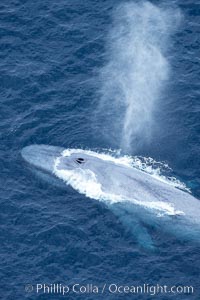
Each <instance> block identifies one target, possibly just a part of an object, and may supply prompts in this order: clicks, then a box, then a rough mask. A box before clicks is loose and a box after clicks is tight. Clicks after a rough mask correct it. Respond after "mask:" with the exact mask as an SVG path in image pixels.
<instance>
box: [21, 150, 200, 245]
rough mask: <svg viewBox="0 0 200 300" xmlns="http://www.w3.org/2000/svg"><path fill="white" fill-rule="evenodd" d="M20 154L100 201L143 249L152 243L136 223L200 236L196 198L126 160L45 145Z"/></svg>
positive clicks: (179, 233)
mask: <svg viewBox="0 0 200 300" xmlns="http://www.w3.org/2000/svg"><path fill="white" fill-rule="evenodd" d="M22 157H23V158H24V159H25V161H27V162H28V163H29V164H31V165H32V166H34V167H35V168H37V169H40V170H42V171H43V172H46V173H50V174H54V175H55V176H56V177H58V178H60V179H62V180H63V181H65V182H66V183H67V184H68V185H71V186H72V187H73V188H74V189H76V190H77V191H78V192H80V193H82V194H85V195H86V196H88V197H90V198H93V199H97V200H101V201H104V202H105V203H106V204H107V205H108V206H109V207H110V208H111V209H112V211H113V212H114V213H115V214H116V215H117V216H119V218H120V219H121V220H122V222H123V223H125V224H126V225H127V226H128V227H129V229H131V231H132V232H133V233H134V234H135V235H136V236H137V240H138V241H139V243H140V244H142V245H143V246H145V247H152V241H151V238H150V237H149V235H148V232H147V229H146V228H145V226H142V225H141V224H143V225H144V224H146V225H147V226H149V225H150V226H154V227H160V226H161V227H162V229H163V230H164V231H167V232H170V233H173V234H175V235H177V236H179V237H182V238H184V239H193V240H198V239H200V234H199V232H200V231H199V230H200V201H199V200H198V199H196V198H195V197H193V196H192V195H191V194H189V193H187V192H185V191H182V190H180V189H177V188H176V187H174V186H173V185H170V184H168V183H166V182H163V181H161V180H158V179H156V178H154V177H153V176H151V175H150V174H147V173H145V172H143V171H141V170H138V169H136V168H134V167H132V166H131V165H129V164H126V163H124V162H122V161H120V160H117V159H114V158H112V157H110V156H106V155H100V154H98V153H96V152H93V151H84V150H80V149H76V150H75V149H74V150H73V149H71V150H70V149H69V150H65V149H64V148H60V147H54V146H46V145H33V146H28V147H25V148H24V149H23V150H22ZM138 224H140V226H136V225H138ZM135 228H137V230H136V229H135ZM138 228H139V229H138ZM136 231H137V233H136Z"/></svg>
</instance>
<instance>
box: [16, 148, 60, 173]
mask: <svg viewBox="0 0 200 300" xmlns="http://www.w3.org/2000/svg"><path fill="white" fill-rule="evenodd" d="M63 150H64V148H61V147H55V146H48V145H31V146H27V147H25V148H23V149H22V151H21V155H22V158H23V159H24V160H25V161H26V162H27V163H28V164H30V165H31V166H33V167H35V168H37V169H40V170H42V171H46V172H50V173H52V172H53V169H54V164H55V160H56V158H57V157H58V156H60V155H61V153H62V151H63Z"/></svg>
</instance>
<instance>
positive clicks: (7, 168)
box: [0, 0, 200, 300]
mask: <svg viewBox="0 0 200 300" xmlns="http://www.w3.org/2000/svg"><path fill="white" fill-rule="evenodd" d="M136 2H137V5H138V7H140V5H142V1H128V2H127V1H126V2H125V1H123V0H115V1H114V0H105V1H98V0H85V1H80V0H73V1H72V0H60V1H58V2H55V1H50V0H44V1H34V2H33V1H30V0H27V1H25V0H23V1H17V0H13V1H5V0H3V1H1V4H0V17H1V18H0V38H1V44H0V56H1V60H0V67H1V72H0V85H1V88H0V101H1V119H0V127H1V131H0V135H1V148H0V154H1V167H2V173H1V178H0V185H1V209H0V215H1V229H0V230H1V235H0V238H1V248H0V252H1V269H0V271H1V279H0V282H1V286H2V287H1V291H0V297H1V299H12V300H13V299H16V300H17V299H26V298H27V299H63V298H65V297H66V298H67V299H96V298H97V299H98V298H99V299H129V298H135V299H151V298H152V297H153V296H150V295H144V294H143V295H130V294H127V295H126V294H122V295H120V294H110V293H106V294H105V295H104V296H103V298H102V295H95V294H82V295H81V294H76V295H75V294H72V293H71V294H69V295H67V296H65V297H64V296H62V295H60V294H59V295H56V294H54V295H53V294H51V295H48V294H42V293H41V294H36V292H35V291H33V292H30V293H27V292H26V291H25V289H24V287H25V285H26V284H32V285H34V286H35V285H36V284H37V283H46V284H50V283H63V284H69V285H70V284H74V283H80V284H87V283H93V284H96V285H99V286H102V285H103V284H104V283H107V284H111V283H117V284H123V285H142V284H143V283H146V284H149V285H156V284H160V285H169V286H172V285H192V286H194V291H195V292H194V294H191V295H188V294H185V295H184V294H181V295H178V294H176V295H172V294H171V295H170V294H164V295H163V294H158V295H156V296H154V297H156V299H162V300H165V299H185V300H186V299H195V300H197V299H199V290H200V287H199V286H200V276H199V274H200V257H199V246H197V245H195V244H192V243H188V242H187V243H186V242H183V241H178V240H176V238H175V237H173V236H163V235H162V234H161V233H160V232H155V231H154V230H153V229H151V228H150V229H149V230H150V231H152V236H153V237H154V239H155V240H156V244H157V251H156V252H155V253H149V252H148V251H145V250H144V249H141V248H140V247H139V246H138V245H137V243H136V242H135V241H134V239H133V237H132V236H131V235H130V234H129V232H127V231H126V229H125V228H124V226H123V225H122V224H121V223H120V221H119V220H118V218H117V217H116V216H115V215H113V214H112V212H111V211H109V210H108V209H107V208H106V207H105V206H104V204H103V203H101V202H97V201H95V200H94V201H93V200H91V199H89V198H86V197H85V196H83V195H80V194H78V193H77V192H76V191H74V190H72V189H71V188H67V187H66V188H65V187H59V186H56V185H53V184H50V183H48V182H46V181H43V180H41V178H40V177H38V176H37V174H35V173H33V172H32V170H31V169H28V168H27V166H26V165H25V164H24V162H23V160H22V158H21V155H20V151H21V149H22V148H23V147H25V146H27V145H30V144H50V145H55V146H62V147H65V148H70V147H74V148H88V149H103V148H107V149H108V148H112V149H119V148H123V147H122V144H120V142H119V139H118V138H117V137H116V133H119V128H116V131H115V127H112V126H110V118H111V114H110V113H107V112H108V111H109V110H107V108H108V106H106V109H102V107H100V106H101V103H104V102H102V93H104V92H105V89H104V88H102V85H103V86H104V87H105V82H103V76H102V70H105V66H110V64H109V59H110V58H109V55H108V52H109V49H110V48H109V45H108V44H109V43H108V39H109V38H110V36H109V32H110V33H112V32H113V26H115V24H116V23H117V22H118V17H115V18H114V17H113V14H115V10H116V8H117V7H121V5H124V4H127V3H128V4H130V3H131V5H132V3H136ZM151 3H152V4H153V5H155V6H156V7H158V6H160V5H162V7H163V10H166V11H169V9H171V10H172V11H174V14H175V11H176V13H177V11H178V12H179V13H178V14H180V16H179V17H178V19H179V20H178V21H176V20H175V21H174V20H172V19H171V17H170V16H171V15H170V16H169V20H168V21H169V24H171V23H176V22H177V23H178V24H175V25H174V28H175V29H174V31H173V30H172V31H173V32H171V34H170V38H169V40H168V39H167V40H166V41H165V42H164V44H163V45H162V47H163V48H165V51H164V50H163V51H164V52H163V53H164V54H163V55H164V57H165V58H166V60H167V62H168V64H169V69H170V71H169V75H168V79H167V80H166V82H165V83H163V86H164V87H163V88H162V89H161V92H160V93H159V96H158V99H159V101H157V102H156V103H155V104H154V107H155V109H154V118H153V119H154V125H153V126H152V127H153V128H152V135H151V137H150V139H148V142H147V141H146V137H147V135H146V134H144V135H143V130H139V131H137V139H138V134H140V140H142V143H139V146H138V147H136V148H135V147H134V142H135V143H136V142H138V140H135V141H134V140H133V143H131V147H129V148H128V149H125V148H124V149H122V152H123V153H125V154H128V155H135V154H136V155H140V156H145V157H148V156H150V157H152V158H154V159H155V160H157V161H165V162H167V163H168V164H169V166H170V167H171V168H172V169H173V172H174V173H175V174H176V177H177V178H179V179H181V180H182V181H183V182H185V183H186V184H187V185H188V186H189V187H190V188H191V190H192V193H193V194H194V195H195V196H196V197H197V198H199V197H200V190H199V185H200V174H199V150H200V149H199V145H200V144H199V130H200V118H199V111H200V109H199V95H200V87H199V73H200V71H199V70H200V59H199V47H200V25H199V24H200V2H199V1H198V0H194V1H190V0H187V1H183V0H177V1H162V3H161V1H151ZM171 14H172V13H171ZM136 15H137V11H136ZM172 15H173V14H172ZM117 16H118V15H117ZM167 17H168V14H167V15H166V16H165V18H167ZM161 18H162V16H161ZM113 19H115V21H113ZM120 20H121V19H119V22H120ZM166 20H167V19H165V22H166ZM167 23H168V22H167ZM129 25H130V23H128V26H129ZM131 28H132V27H131ZM158 33H159V30H158ZM141 34H142V33H141ZM138 37H140V32H139V33H138ZM114 41H115V39H114ZM126 41H127V40H126V39H125V40H123V41H122V42H124V43H125V42H126ZM115 45H116V44H114V47H115ZM123 45H124V49H126V47H127V45H126V43H125V44H123ZM162 47H161V48H162ZM120 51H121V50H120ZM124 51H125V50H124ZM117 53H118V52H117ZM126 53H127V54H128V52H126ZM114 57H116V58H118V57H119V56H114ZM120 57H121V56H120ZM123 62H124V60H122V63H123ZM125 62H126V61H125ZM106 70H107V69H106ZM108 70H109V72H110V68H108ZM159 70H160V69H159ZM122 71H123V72H124V70H122V69H121V66H119V67H118V69H117V73H115V74H119V73H120V72H122ZM145 71H146V69H145ZM109 72H107V73H106V74H110V73H109ZM128 72H129V71H127V72H125V73H123V74H124V76H125V77H126V76H127V77H128V78H129V75H130V73H128ZM103 74H104V73H103ZM115 79H116V76H113V82H114V81H115ZM111 81H112V78H111ZM153 83H154V82H153ZM141 90H142V89H141ZM141 90H139V92H140V91H141ZM130 91H131V89H130ZM108 95H109V93H108ZM153 95H154V94H153ZM103 96H105V95H103ZM150 98H151V97H150ZM148 99H149V97H148ZM107 101H109V99H108V98H107ZM112 101H114V99H112ZM113 103H115V102H112V103H111V104H113ZM137 104H138V102H137ZM111 106H112V105H111ZM109 108H110V106H109ZM109 112H110V111H109ZM111 112H112V110H111ZM113 113H116V116H115V115H112V122H111V123H112V124H113V123H114V122H115V120H116V124H121V123H120V120H121V119H120V116H121V114H120V111H117V112H116V110H115V108H114V107H113ZM138 122H140V120H139V119H138ZM109 137H111V138H109Z"/></svg>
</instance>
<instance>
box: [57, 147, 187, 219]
mask: <svg viewBox="0 0 200 300" xmlns="http://www.w3.org/2000/svg"><path fill="white" fill-rule="evenodd" d="M74 153H84V154H87V155H91V156H94V157H98V158H100V159H102V160H104V161H112V162H114V163H115V164H120V165H124V166H126V167H128V168H134V167H137V168H138V169H140V170H142V171H145V163H144V161H143V162H141V160H139V158H138V157H135V158H132V157H130V156H121V157H114V156H113V155H111V154H108V153H98V152H95V151H92V150H83V149H66V150H64V151H63V152H62V156H61V157H58V158H57V159H56V160H55V165H54V173H55V175H56V176H57V177H59V178H61V179H62V180H63V181H64V182H66V183H67V184H69V185H71V186H72V187H73V188H74V189H75V190H77V191H78V192H79V193H81V194H84V195H86V196H87V197H89V198H92V199H96V200H99V201H105V202H106V201H109V202H110V203H116V202H122V201H129V202H132V203H134V204H137V205H140V206H143V207H145V208H148V209H151V210H155V211H157V212H158V215H163V214H168V215H176V214H178V215H179V214H182V212H181V211H177V210H175V208H174V207H173V205H172V204H170V203H166V202H162V201H153V202H147V201H138V200H135V199H134V197H133V198H131V199H130V198H126V197H124V196H123V195H119V194H113V193H106V192H104V191H103V190H102V186H101V183H100V182H98V180H97V177H96V175H95V174H94V173H93V172H92V171H91V170H88V169H85V168H84V169H81V168H78V169H73V170H67V169H61V168H60V161H61V158H62V157H69V156H71V155H72V154H74ZM114 153H115V152H114V151H113V152H112V154H114ZM152 162H155V161H153V160H152ZM141 166H142V167H141ZM147 172H148V173H149V174H151V173H152V170H151V168H150V166H149V165H148V166H147ZM154 172H155V169H154ZM157 172H158V173H157V174H156V175H155V174H152V176H153V177H156V178H157V179H159V180H162V181H164V182H166V183H167V184H171V183H170V181H169V180H166V179H165V177H164V176H163V177H162V176H161V175H160V172H161V171H160V169H159V171H157ZM172 185H174V183H172Z"/></svg>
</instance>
